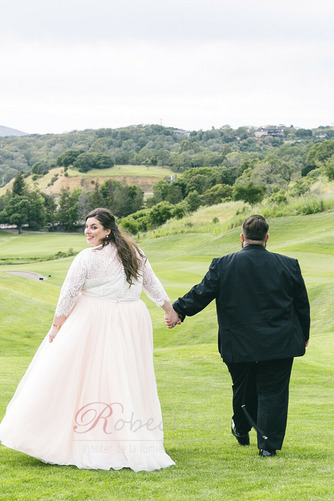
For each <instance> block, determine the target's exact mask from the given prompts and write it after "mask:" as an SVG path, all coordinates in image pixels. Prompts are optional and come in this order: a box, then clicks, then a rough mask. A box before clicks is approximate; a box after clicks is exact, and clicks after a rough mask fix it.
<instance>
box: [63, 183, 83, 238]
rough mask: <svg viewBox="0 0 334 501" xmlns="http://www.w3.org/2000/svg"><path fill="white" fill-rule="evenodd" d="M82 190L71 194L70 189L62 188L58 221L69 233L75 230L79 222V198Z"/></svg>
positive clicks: (76, 190)
mask: <svg viewBox="0 0 334 501" xmlns="http://www.w3.org/2000/svg"><path fill="white" fill-rule="evenodd" d="M80 194H81V190H80V189H79V188H77V189H75V190H73V191H72V192H70V189H69V188H62V190H61V193H60V198H59V201H58V204H59V210H58V221H59V223H60V224H61V225H63V226H64V227H65V228H66V229H67V230H68V231H70V230H71V229H73V227H74V225H75V224H76V223H78V222H79V203H78V202H79V197H80Z"/></svg>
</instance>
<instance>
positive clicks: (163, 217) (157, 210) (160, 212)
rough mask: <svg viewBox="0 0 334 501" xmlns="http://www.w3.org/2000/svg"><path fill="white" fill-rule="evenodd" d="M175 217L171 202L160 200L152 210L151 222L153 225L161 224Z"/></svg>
mask: <svg viewBox="0 0 334 501" xmlns="http://www.w3.org/2000/svg"><path fill="white" fill-rule="evenodd" d="M171 217H173V205H172V204H170V203H169V202H160V203H159V204H157V205H155V206H154V207H152V209H151V210H150V223H151V225H152V226H160V225H162V224H163V223H165V222H166V221H167V220H168V219H170V218H171Z"/></svg>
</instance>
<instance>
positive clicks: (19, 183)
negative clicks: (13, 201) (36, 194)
mask: <svg viewBox="0 0 334 501" xmlns="http://www.w3.org/2000/svg"><path fill="white" fill-rule="evenodd" d="M26 188H27V187H26V183H25V182H24V177H23V174H22V172H19V173H18V175H17V176H16V178H15V179H14V183H13V188H12V194H13V196H15V195H18V196H23V195H24V194H25V193H26Z"/></svg>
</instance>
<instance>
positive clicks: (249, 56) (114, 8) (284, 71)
mask: <svg viewBox="0 0 334 501" xmlns="http://www.w3.org/2000/svg"><path fill="white" fill-rule="evenodd" d="M2 4H3V5H2V6H1V18H0V25H1V31H0V33H1V34H0V44H1V47H0V48H1V50H0V65H1V68H2V75H3V78H2V79H1V81H0V106H1V121H2V123H3V124H4V125H7V126H9V127H14V128H20V129H22V130H26V131H27V132H52V131H59V132H62V131H64V130H71V129H82V128H90V127H93V128H97V127H118V126H123V125H128V124H133V123H159V122H160V121H162V123H163V124H165V125H173V126H176V127H183V128H187V129H198V128H210V127H211V126H212V125H214V126H216V127H219V126H221V125H224V124H227V123H229V124H230V125H232V126H239V125H244V124H253V125H264V124H268V123H289V124H290V123H294V124H296V125H300V126H306V127H315V126H317V125H319V124H322V125H326V124H331V123H332V122H333V116H334V113H333V111H334V110H333V105H332V87H333V64H332V63H333V54H334V51H333V48H334V35H333V32H334V30H333V29H332V24H333V6H334V2H332V0H330V1H329V0H318V2H317V4H316V6H315V5H314V2H313V1H310V0H290V1H288V0H281V1H280V2H276V1H275V2H274V1H273V0H254V1H249V0H178V1H177V0H169V1H168V2H160V1H158V0H155V1H152V0H142V1H141V2H138V1H135V0H122V2H116V1H115V0H105V1H103V0H80V1H79V0H67V1H65V0H58V1H57V2H55V1H54V2H46V1H45V0H43V1H42V0H31V1H30V2H25V1H23V0H21V1H19V0H16V1H15V0H12V1H11V2H2Z"/></svg>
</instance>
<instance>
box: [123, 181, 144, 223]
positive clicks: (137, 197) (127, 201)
mask: <svg viewBox="0 0 334 501" xmlns="http://www.w3.org/2000/svg"><path fill="white" fill-rule="evenodd" d="M123 193H124V194H123V203H122V207H121V211H120V214H119V215H120V217H123V216H128V215H129V214H133V213H134V212H137V211H138V210H139V209H141V208H142V207H143V205H144V192H143V190H142V189H141V188H140V187H139V186H135V185H131V186H124V187H123Z"/></svg>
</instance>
